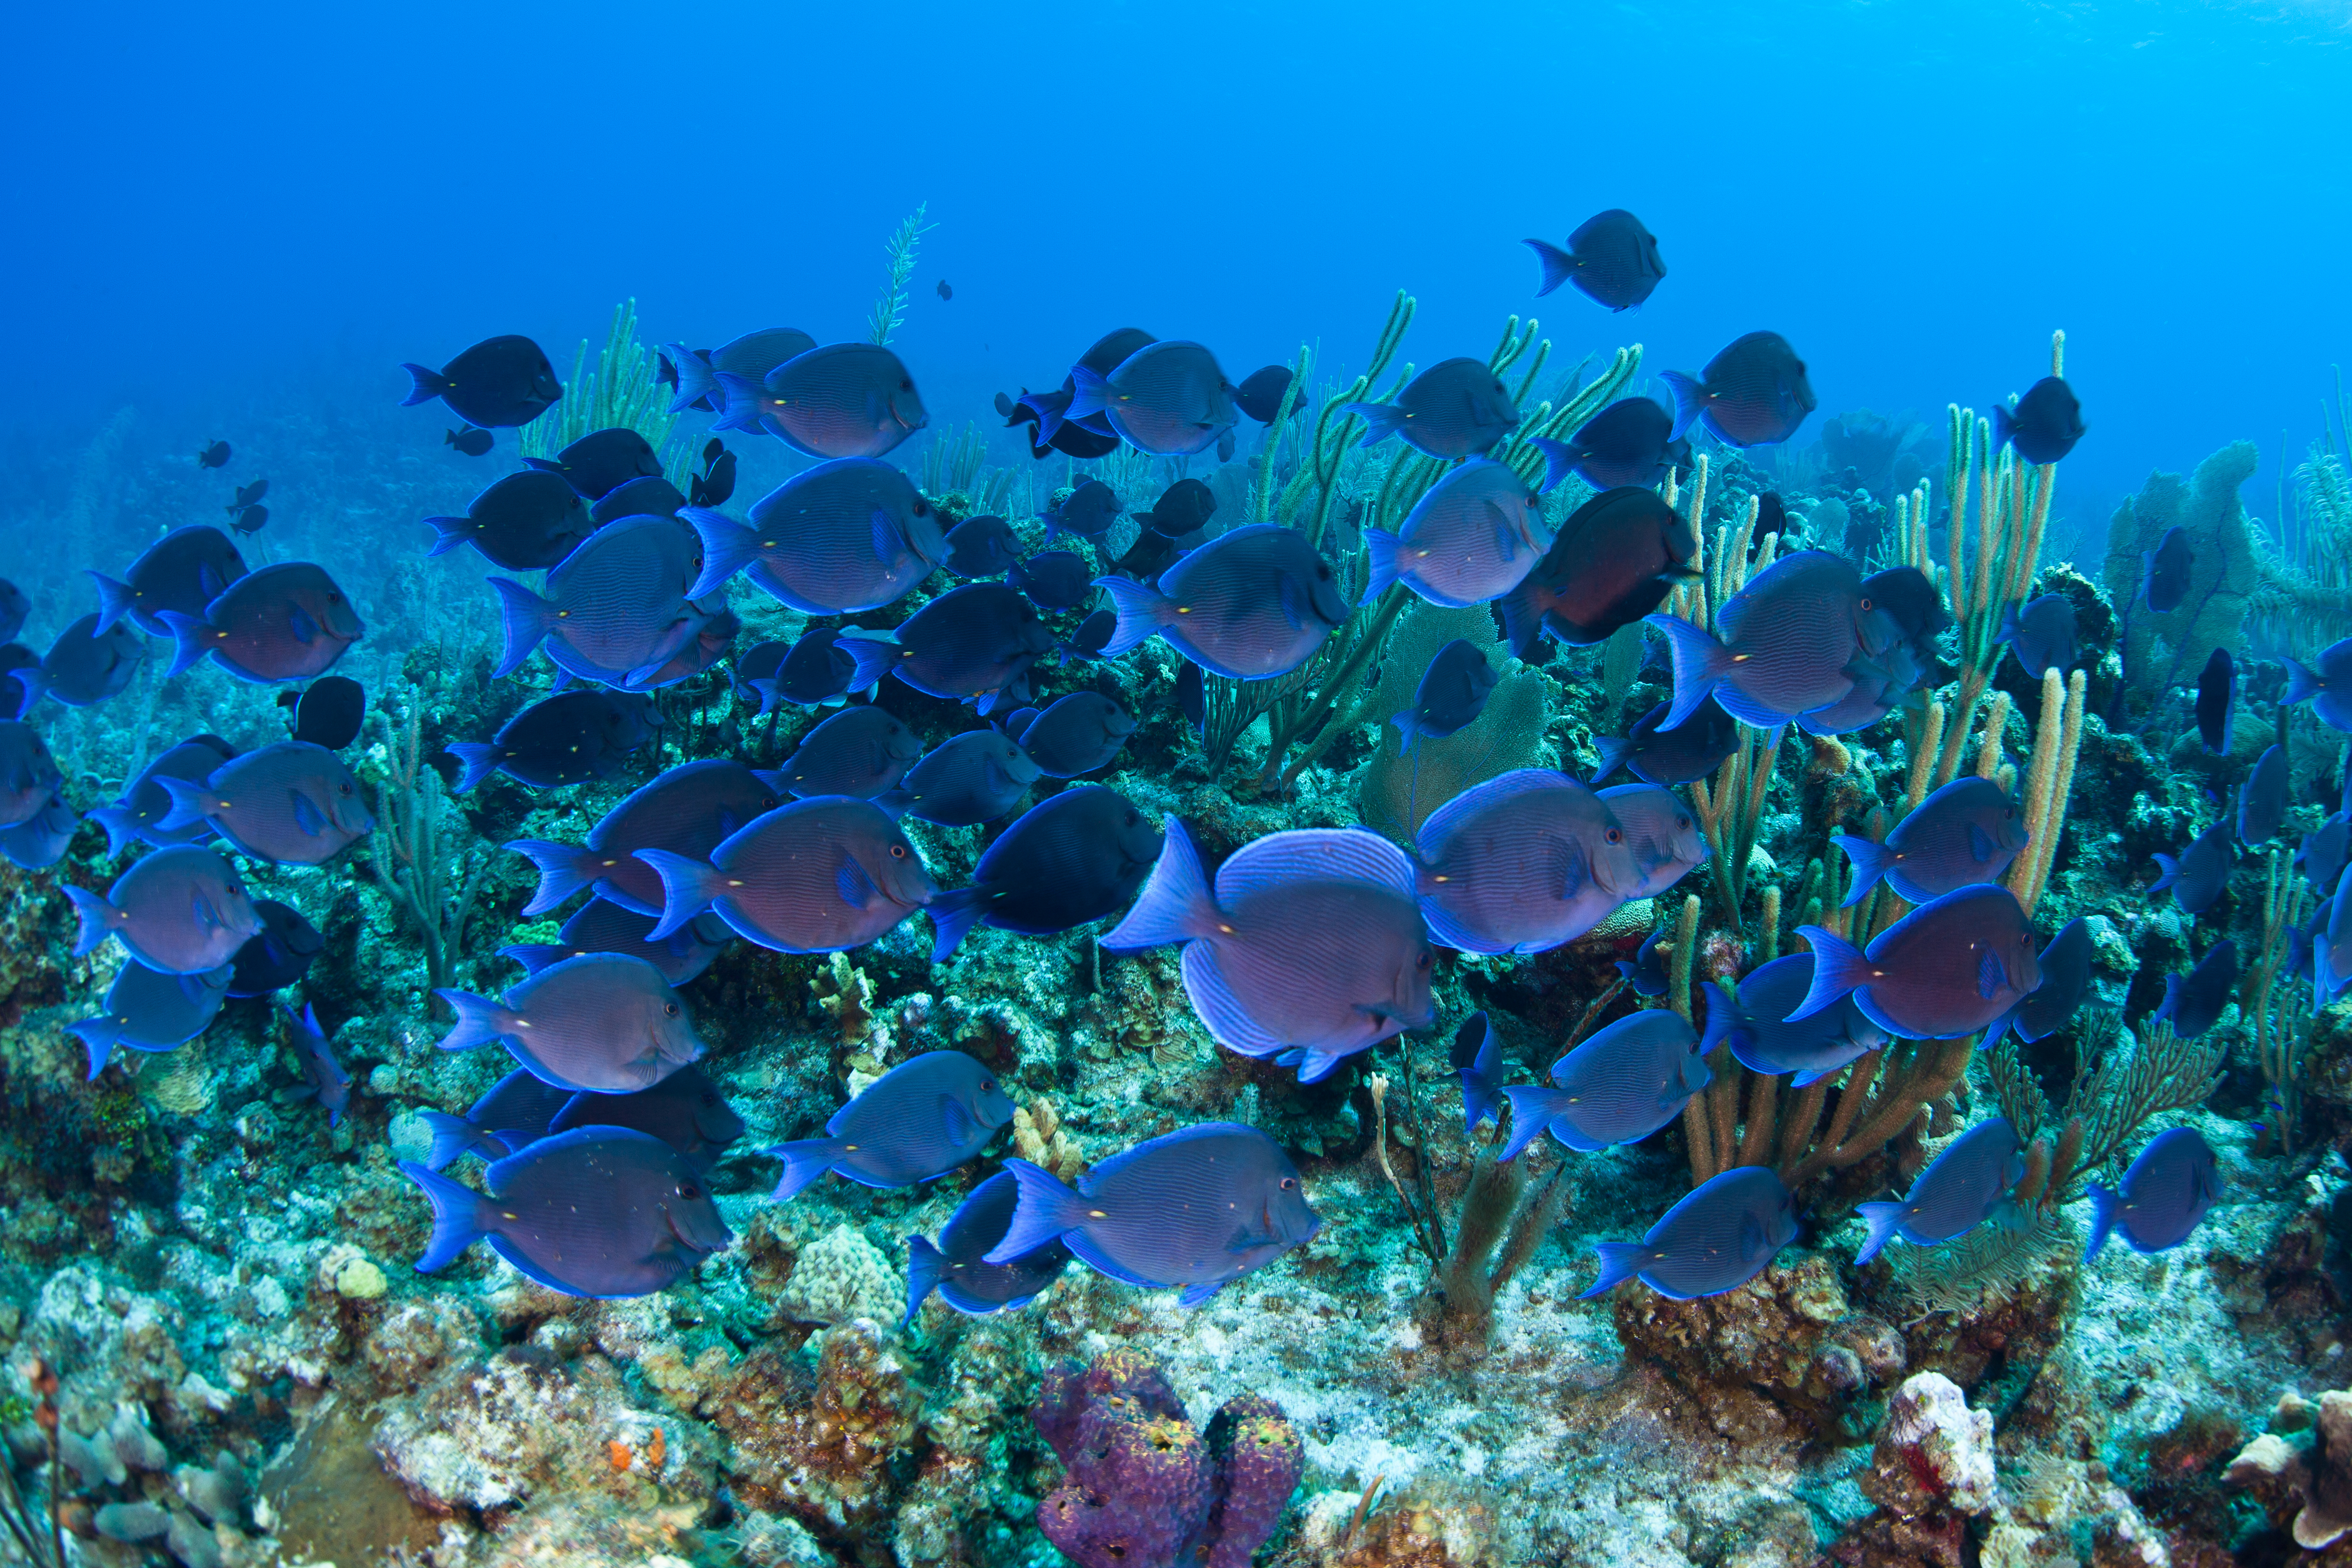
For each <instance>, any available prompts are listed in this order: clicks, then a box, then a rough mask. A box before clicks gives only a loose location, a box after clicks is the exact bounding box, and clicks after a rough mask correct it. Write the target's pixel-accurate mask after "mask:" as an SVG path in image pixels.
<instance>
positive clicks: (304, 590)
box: [163, 561, 367, 686]
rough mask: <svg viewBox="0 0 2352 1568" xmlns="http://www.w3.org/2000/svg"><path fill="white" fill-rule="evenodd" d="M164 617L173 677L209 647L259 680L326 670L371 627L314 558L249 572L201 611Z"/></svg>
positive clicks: (218, 658)
mask: <svg viewBox="0 0 2352 1568" xmlns="http://www.w3.org/2000/svg"><path fill="white" fill-rule="evenodd" d="M163 624H164V625H165V626H169V627H170V628H171V630H172V636H173V639H174V640H175V642H176V644H177V646H176V647H175V648H174V649H173V655H172V668H170V669H168V670H166V671H165V672H164V673H165V675H166V676H167V677H169V676H174V675H178V674H181V673H182V672H184V670H186V669H187V668H189V667H190V666H192V665H194V663H195V662H196V661H197V660H198V659H201V658H204V657H205V655H206V654H210V655H212V658H213V662H214V663H215V664H217V665H219V666H220V667H221V668H223V669H226V670H227V671H228V672H229V673H230V674H231V675H234V676H236V678H237V679H239V680H247V681H251V682H253V683H254V684H255V685H257V686H258V685H267V684H268V683H269V682H271V681H275V680H305V679H309V678H310V677H311V676H314V675H324V674H325V673H326V672H327V671H328V670H329V669H330V668H332V667H333V665H334V662H335V661H336V660H337V659H339V658H342V657H343V650H344V649H345V648H347V647H351V646H352V644H353V643H355V642H357V641H359V640H360V638H361V637H364V636H365V635H366V634H367V628H366V627H365V626H362V625H361V624H360V617H359V612H358V611H357V610H355V609H354V608H352V602H351V601H350V600H349V599H347V598H345V597H344V596H343V591H342V589H341V588H340V587H338V586H337V585H336V584H335V580H334V579H333V578H332V577H330V576H329V575H327V569H326V568H325V567H323V566H319V565H316V564H314V563H310V562H308V561H283V562H280V563H278V564H277V565H275V566H264V567H263V568H262V569H261V570H260V571H258V572H249V573H247V574H246V575H244V576H242V577H240V578H238V579H237V580H236V582H234V583H232V584H229V585H228V586H227V587H226V589H224V590H223V591H222V593H221V596H220V597H219V598H217V599H215V600H214V601H213V602H212V603H211V604H209V605H205V613H204V615H203V616H200V617H199V616H184V615H181V614H179V613H178V612H177V611H173V610H165V611H164V612H163Z"/></svg>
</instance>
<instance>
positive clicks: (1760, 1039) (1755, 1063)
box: [1699, 952, 1886, 1089]
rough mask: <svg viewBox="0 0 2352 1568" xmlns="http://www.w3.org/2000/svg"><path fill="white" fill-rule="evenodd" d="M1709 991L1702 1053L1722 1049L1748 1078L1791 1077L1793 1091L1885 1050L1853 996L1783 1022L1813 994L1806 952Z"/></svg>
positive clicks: (1716, 984)
mask: <svg viewBox="0 0 2352 1568" xmlns="http://www.w3.org/2000/svg"><path fill="white" fill-rule="evenodd" d="M1708 984H1709V987H1710V989H1709V990H1708V991H1707V993H1706V1039H1705V1040H1704V1041H1703V1042H1702V1043H1701V1045H1700V1047H1699V1049H1700V1051H1701V1053H1702V1054H1706V1053H1711V1052H1713V1051H1714V1049H1715V1048H1716V1047H1717V1046H1728V1047H1731V1054H1732V1056H1733V1057H1734V1058H1736V1059H1738V1062H1739V1065H1740V1066H1742V1067H1744V1068H1747V1069H1748V1071H1750V1072H1755V1073H1761V1074H1763V1075H1765V1076H1766V1077H1768V1078H1769V1077H1772V1076H1775V1075H1777V1074H1780V1073H1792V1074H1794V1075H1795V1076H1794V1078H1793V1079H1790V1088H1792V1089H1802V1088H1804V1087H1805V1086H1806V1085H1807V1084H1810V1083H1813V1082H1815V1081H1817V1080H1818V1079H1825V1078H1827V1077H1829V1076H1830V1074H1832V1073H1833V1072H1837V1071H1839V1070H1841V1069H1842V1068H1844V1067H1845V1066H1846V1065H1847V1064H1848V1063H1850V1062H1855V1061H1859V1060H1860V1059H1862V1058H1864V1057H1866V1056H1868V1055H1869V1054H1870V1053H1871V1052H1873V1051H1874V1050H1877V1049H1879V1048H1880V1047H1883V1046H1885V1044H1886V1031H1885V1029H1882V1028H1880V1027H1879V1026H1877V1025H1876V1024H1874V1023H1872V1022H1871V1021H1870V1019H1869V1017H1868V1016H1865V1015H1864V1013H1863V1011H1862V1009H1861V1008H1860V1007H1857V1006H1856V1005H1854V1002H1853V997H1852V996H1847V997H1845V998H1843V1000H1841V1001H1840V1002H1839V1003H1838V1005H1836V1006H1834V1007H1824V1008H1823V1009H1822V1011H1820V1012H1818V1013H1815V1014H1813V1015H1812V1016H1810V1017H1805V1018H1800V1019H1799V1020H1797V1021H1796V1022H1795V1023H1793V1024H1791V1023H1790V1022H1789V1021H1788V1018H1789V1015H1790V1013H1792V1012H1794V1011H1795V1010H1796V1008H1797V1006H1798V1005H1799V1004H1801V1002H1803V1001H1804V999H1805V995H1806V993H1808V992H1809V991H1811V989H1812V984H1813V955H1812V954H1811V953H1810V952H1792V953H1790V954H1789V955H1788V956H1786V957H1785V958H1776V959H1774V960H1773V961H1772V962H1771V963H1767V964H1762V965H1760V966H1759V967H1758V968H1757V970H1756V971H1755V973H1751V974H1749V975H1748V978H1747V979H1745V980H1743V981H1741V982H1740V983H1739V989H1738V991H1734V990H1732V989H1731V987H1730V986H1728V985H1727V984H1724V983H1723V982H1722V981H1720V980H1717V981H1710V982H1709V983H1708Z"/></svg>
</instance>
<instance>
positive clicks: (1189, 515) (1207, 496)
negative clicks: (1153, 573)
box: [1136, 479, 1217, 539]
mask: <svg viewBox="0 0 2352 1568" xmlns="http://www.w3.org/2000/svg"><path fill="white" fill-rule="evenodd" d="M1216 511H1217V492H1216V491H1214V490H1213V489H1210V488H1209V487H1208V486H1206V485H1204V484H1202V482H1201V481H1200V480H1198V479H1178V480H1177V481H1176V482H1175V483H1174V484H1172V485H1170V486H1169V487H1168V488H1167V489H1164V490H1162V491H1160V499H1159V500H1156V501H1154V502H1152V503H1151V510H1150V511H1145V512H1138V513H1137V514H1136V521H1139V522H1140V523H1142V524H1143V527H1144V529H1145V531H1147V532H1150V533H1156V534H1158V535H1160V537H1161V538H1163V539H1182V538H1184V537H1186V536H1187V535H1189V534H1194V533H1198V532H1200V531H1201V530H1202V529H1204V528H1206V527H1208V526H1209V519H1210V518H1212V517H1213V516H1215V515H1216Z"/></svg>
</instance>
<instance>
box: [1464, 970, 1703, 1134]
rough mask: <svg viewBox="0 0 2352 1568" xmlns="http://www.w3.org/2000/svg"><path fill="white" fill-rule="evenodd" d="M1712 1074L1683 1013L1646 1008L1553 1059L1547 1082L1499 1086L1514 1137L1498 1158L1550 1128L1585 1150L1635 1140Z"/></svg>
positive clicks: (1678, 1109) (1668, 1117)
mask: <svg viewBox="0 0 2352 1568" xmlns="http://www.w3.org/2000/svg"><path fill="white" fill-rule="evenodd" d="M1713 1076H1714V1075H1713V1074H1711V1073H1709V1072H1708V1071H1707V1070H1706V1061H1705V1060H1704V1059H1703V1058H1702V1056H1701V1053H1700V1047H1699V1040H1698V1033H1697V1031H1696V1030H1695V1029H1693V1028H1692V1027H1691V1026H1690V1023H1689V1021H1688V1020H1687V1019H1685V1017H1683V1016H1682V1015H1681V1014H1679V1013H1676V1012H1675V1011H1674V1010H1673V1009H1672V1008H1668V1007H1648V1008H1644V1009H1643V1010H1642V1011H1641V1012H1639V1013H1635V1014H1634V1015H1633V1016H1631V1017H1627V1018H1620V1019H1618V1020H1617V1022H1615V1023H1613V1024H1612V1025H1610V1026H1608V1027H1607V1028H1605V1029H1602V1030H1601V1031H1600V1032H1599V1033H1598V1034H1596V1035H1594V1036H1593V1037H1591V1039H1589V1040H1586V1041H1585V1042H1584V1043H1583V1044H1582V1045H1580V1046H1578V1047H1576V1048H1575V1049H1574V1050H1572V1051H1570V1052H1569V1053H1568V1054H1567V1055H1566V1056H1564V1057H1562V1058H1559V1061H1557V1062H1555V1063H1553V1064H1552V1069H1551V1081H1552V1087H1551V1088H1549V1089H1547V1088H1545V1087H1543V1086H1542V1085H1540V1084H1529V1085H1526V1086H1514V1087H1512V1088H1509V1089H1505V1090H1503V1093H1504V1095H1505V1097H1506V1098H1507V1099H1508V1100H1510V1102H1511V1135H1510V1137H1509V1138H1508V1139H1507V1140H1505V1142H1504V1143H1503V1147H1502V1150H1501V1152H1498V1153H1497V1154H1496V1156H1495V1158H1496V1160H1498V1161H1507V1160H1513V1159H1516V1158H1517V1157H1518V1153H1519V1151H1520V1150H1522V1149H1525V1148H1526V1147H1527V1146H1528V1144H1530V1143H1532V1142H1535V1141H1536V1140H1537V1139H1538V1137H1540V1136H1542V1135H1543V1134H1544V1133H1545V1132H1547V1131H1549V1133H1550V1134H1551V1135H1552V1136H1553V1137H1554V1138H1556V1139H1558V1140H1559V1142H1561V1143H1562V1144H1564V1145H1565V1146H1567V1147H1568V1148H1570V1149H1576V1150H1580V1151H1583V1152H1591V1151H1592V1150H1595V1149H1606V1148H1608V1147H1609V1146H1610V1145H1611V1144H1612V1143H1633V1142H1640V1141H1641V1140H1642V1139H1644V1138H1647V1137H1648V1136H1649V1135H1650V1134H1651V1133H1653V1132H1655V1131H1657V1130H1658V1129H1659V1128H1661V1127H1664V1125H1665V1124H1666V1123H1667V1122H1669V1121H1673V1120H1674V1119H1675V1117H1677V1116H1680V1115H1681V1114H1682V1113H1683V1107H1684V1106H1685V1105H1686V1104H1688V1103H1689V1102H1690V1097H1691V1096H1692V1095H1694V1094H1696V1093H1697V1092H1698V1091H1699V1090H1700V1089H1705V1088H1706V1086H1707V1083H1708V1081H1709V1079H1711V1078H1712V1077H1713Z"/></svg>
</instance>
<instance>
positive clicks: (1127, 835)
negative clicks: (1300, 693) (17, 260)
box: [925, 665, 1197, 963]
mask: <svg viewBox="0 0 2352 1568" xmlns="http://www.w3.org/2000/svg"><path fill="white" fill-rule="evenodd" d="M1186 668H1197V666H1191V665H1188V666H1186ZM1162 847H1163V840H1162V838H1161V837H1160V829H1159V828H1158V827H1156V826H1152V822H1151V819H1150V817H1148V816H1144V815H1143V813H1141V812H1140V811H1138V810H1137V809H1136V808H1135V803H1134V802H1133V801H1130V800H1129V799H1128V798H1127V797H1126V796H1125V795H1121V794H1119V793H1118V791H1117V790H1115V789H1107V788H1105V787H1104V786H1102V785H1100V784H1081V785H1080V786H1078V787H1077V788H1076V789H1066V790H1064V791H1062V793H1061V794H1059V795H1054V796H1052V797H1050V798H1049V799H1046V800H1043V801H1040V802H1039V803H1038V804H1037V805H1034V806H1031V807H1030V808H1029V809H1028V810H1027V811H1024V812H1023V813H1022V814H1021V816H1020V819H1019V820H1018V821H1016V822H1014V823H1013V826H1010V827H1008V828H1006V829H1005V830H1004V831H1003V833H1001V834H999V835H997V837H996V841H995V842H994V843H992V844H991V845H990V846H989V847H988V848H987V850H986V851H985V852H984V853H983V854H982V856H981V858H980V863H979V864H978V865H977V866H974V867H973V868H972V870H971V886H970V887H968V888H955V889H950V890H949V891H947V892H944V893H940V894H937V895H935V896H934V897H933V898H932V900H931V901H930V905H929V909H928V910H925V912H926V913H927V914H929V916H930V917H931V925H932V927H933V929H934V931H936V932H937V937H936V940H935V941H934V942H933V943H932V947H931V962H932V963H946V962H947V961H948V959H949V958H950V956H951V955H952V954H953V953H954V952H955V950H956V949H957V947H958V946H960V945H961V943H962V942H963V939H964V937H965V936H966V935H968V934H969V933H970V932H971V928H972V927H973V926H974V925H989V926H994V927H996V928H997V929H999V930H1001V931H1019V932H1022V933H1024V935H1029V936H1048V935H1051V934H1052V933H1054V932H1055V931H1068V930H1070V929H1071V928H1072V927H1074V926H1081V925H1084V924H1086V923H1087V921H1098V920H1101V919H1103V918H1104V917H1106V916H1108V915H1113V914H1117V913H1118V911H1119V910H1121V909H1123V908H1125V907H1126V905H1127V901H1128V900H1129V899H1132V898H1133V897H1135V892H1136V889H1139V888H1140V887H1142V886H1143V880H1144V879H1145V878H1146V877H1148V876H1150V874H1151V868H1152V866H1153V864H1154V862H1156V861H1157V860H1158V859H1159V858H1160V851H1161V849H1162Z"/></svg>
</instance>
